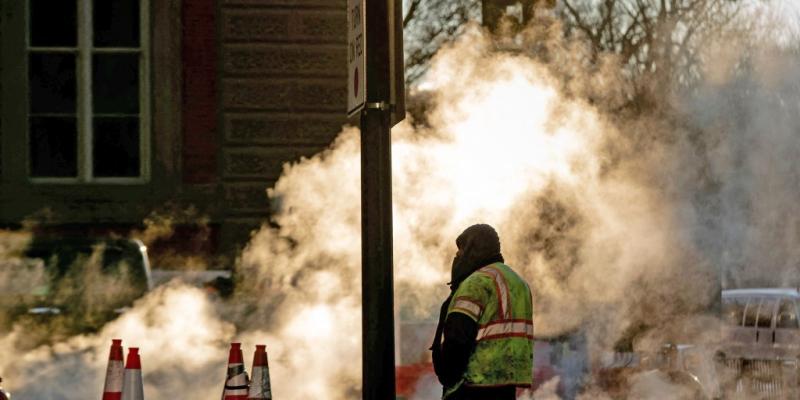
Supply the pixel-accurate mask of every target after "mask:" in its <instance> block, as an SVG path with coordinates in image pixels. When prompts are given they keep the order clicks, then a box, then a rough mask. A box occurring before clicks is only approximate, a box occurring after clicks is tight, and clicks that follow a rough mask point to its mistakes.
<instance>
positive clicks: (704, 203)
mask: <svg viewBox="0 0 800 400" xmlns="http://www.w3.org/2000/svg"><path fill="white" fill-rule="evenodd" d="M562 51H569V49H568V48H567V47H564V48H563V49H562ZM554 59H559V58H558V57H554ZM795 67H796V64H792V67H791V68H790V71H791V73H792V74H794V75H787V76H794V77H797V71H798V70H797V69H793V68H795ZM551 68H552V66H547V65H544V64H542V63H541V62H539V61H536V60H535V59H534V58H533V57H530V56H527V55H525V54H522V53H513V52H503V51H497V50H496V49H495V48H494V43H493V42H492V39H490V38H489V37H487V36H486V35H485V33H484V32H483V31H481V30H480V29H478V28H475V27H472V28H469V29H467V31H466V33H465V34H464V35H463V37H462V38H461V39H460V40H459V41H458V42H457V43H455V44H454V45H452V46H450V47H448V48H446V49H444V50H442V51H441V52H440V53H439V55H438V56H437V57H436V59H435V60H434V62H433V64H432V66H431V70H430V71H429V74H428V76H427V78H426V81H425V82H424V84H423V88H424V89H425V90H426V91H427V92H428V93H429V97H430V98H431V104H429V105H428V107H429V108H428V109H427V112H426V113H425V121H406V122H404V123H402V124H400V125H398V126H397V127H395V128H394V131H393V149H392V150H393V178H392V179H393V207H394V209H393V211H394V232H393V234H394V273H395V283H396V286H395V294H396V304H397V310H396V315H397V317H398V318H397V319H398V324H403V323H404V322H406V321H421V320H428V321H430V320H432V319H435V318H436V315H435V313H436V312H437V311H438V308H439V304H440V302H441V301H442V300H443V299H444V298H445V296H446V295H447V291H448V288H447V286H446V284H445V283H446V282H447V281H448V280H449V267H450V263H451V260H452V257H453V255H454V253H455V243H454V240H455V238H456V236H457V235H458V234H459V233H460V232H461V231H462V230H463V229H464V228H466V227H467V226H469V225H471V224H473V223H479V222H483V223H489V224H492V225H493V226H495V227H496V228H497V230H498V231H499V234H500V238H501V242H502V246H503V254H504V257H505V259H506V262H507V263H508V264H510V265H511V266H512V267H513V268H515V269H516V270H517V271H519V272H520V273H521V274H522V275H523V276H524V277H525V278H526V279H527V280H528V281H529V282H530V283H531V286H532V289H533V292H534V297H535V300H534V302H535V310H536V312H535V317H534V319H535V322H534V323H535V327H536V328H535V329H536V334H537V335H538V336H542V337H550V336H558V335H564V334H568V333H570V332H573V331H576V330H582V331H584V332H585V333H586V339H587V346H588V349H589V352H590V354H591V355H592V357H593V358H596V357H598V356H599V354H601V352H603V351H610V350H612V349H613V348H614V346H615V344H616V343H617V342H619V341H620V339H623V338H625V337H626V336H630V333H631V332H637V330H650V333H651V334H650V335H640V336H638V337H637V338H638V339H639V341H638V342H636V343H633V345H634V346H639V347H650V348H651V349H652V348H653V347H657V346H659V344H660V343H661V340H670V339H674V338H675V337H673V336H672V335H673V334H674V335H676V336H677V335H680V334H681V333H683V331H685V329H682V328H681V326H683V325H681V326H673V327H672V329H669V330H668V329H659V328H663V327H664V326H669V325H670V324H672V323H674V322H675V321H678V320H679V319H678V318H677V317H678V316H686V315H692V314H694V313H702V312H704V311H706V310H707V309H708V307H709V305H710V304H712V303H713V302H714V299H716V298H717V297H718V295H719V293H718V289H719V282H718V273H719V272H720V271H721V270H723V269H724V270H725V271H732V272H730V273H729V274H728V276H729V280H730V281H731V282H734V283H736V282H739V281H743V280H745V278H746V277H747V274H742V273H741V272H742V270H747V271H752V270H751V269H748V268H749V267H750V265H751V264H752V263H753V262H754V260H757V259H759V257H761V256H762V255H764V254H766V253H767V252H768V250H771V249H773V248H777V253H776V256H775V257H776V260H771V261H770V262H771V264H773V265H776V271H779V272H780V273H781V274H783V275H781V278H782V279H783V280H784V281H788V280H790V279H791V278H793V276H792V275H791V273H785V271H786V270H787V269H788V268H791V267H792V266H795V267H796V261H797V260H800V253H797V249H796V246H793V243H796V240H794V239H795V238H797V235H798V234H799V233H798V232H800V231H798V230H797V229H798V227H800V223H798V221H800V217H797V215H800V213H794V214H793V215H792V217H791V218H784V217H785V215H786V212H787V211H795V210H796V209H797V205H796V204H795V203H796V201H795V203H790V202H788V201H789V199H795V200H796V198H797V196H796V195H797V194H800V189H798V185H797V182H798V180H797V176H796V175H797V171H800V168H796V167H798V166H797V165H796V163H797V161H788V162H780V161H779V160H780V159H786V158H787V157H789V156H790V155H791V154H793V153H792V152H793V151H794V150H796V149H798V148H800V147H799V146H800V140H798V139H797V137H796V132H797V130H796V128H797V123H796V112H795V113H794V114H788V115H783V114H781V115H783V117H782V118H785V120H781V119H776V118H772V117H767V118H764V115H768V116H769V115H772V114H769V113H767V114H764V112H768V111H771V110H773V108H771V107H767V109H766V110H765V109H763V108H761V107H755V105H753V104H751V103H750V101H751V100H753V99H750V98H748V97H747V96H745V97H744V98H743V99H742V100H741V103H737V104H739V105H740V106H741V108H735V107H734V109H735V110H747V111H748V112H752V113H753V114H752V115H753V118H752V119H750V120H749V123H748V124H740V125H739V129H738V130H737V129H733V130H732V131H731V132H734V133H725V134H718V135H708V136H707V137H704V139H702V140H698V139H696V138H694V137H693V136H692V134H691V132H692V130H691V129H690V128H683V129H685V131H679V132H677V133H676V134H672V133H673V132H672V131H673V130H675V129H676V128H675V126H674V125H668V124H664V123H662V122H661V121H660V120H658V119H657V118H652V119H649V118H642V119H639V120H636V121H625V120H624V118H622V117H619V118H616V117H615V116H612V115H608V114H607V113H605V112H604V111H601V110H600V109H599V108H598V106H597V105H596V104H592V103H590V102H588V101H584V100H582V99H581V98H580V97H579V96H574V95H566V94H564V91H565V90H566V89H565V86H570V87H574V86H575V85H583V84H587V85H589V84H591V85H595V84H596V85H600V86H603V85H611V86H613V83H614V82H617V81H616V80H615V79H616V78H617V76H615V75H613V74H611V73H609V72H608V71H605V70H603V71H599V72H597V76H592V77H588V78H586V79H585V81H586V82H583V81H582V82H576V81H570V82H569V83H568V84H565V83H564V82H563V79H562V78H559V77H555V76H553V74H552V69H551ZM576 80H578V79H576ZM722 81H724V82H729V81H730V79H727V78H726V79H723V80H722ZM798 81H800V80H798ZM587 82H589V83H587ZM592 82H594V83H592ZM779 82H780V83H781V84H782V83H785V82H784V81H782V80H779ZM720 85H721V84H720ZM756 86H758V85H756ZM603 87H605V86H603ZM734 89H736V88H734ZM734 89H731V90H732V91H733V92H735V93H741V92H740V91H738V90H734ZM718 90H719V86H713V87H710V88H708V90H707V91H700V92H699V93H696V94H695V95H696V96H697V97H694V98H692V100H691V101H694V102H695V103H694V104H696V105H697V106H696V107H695V109H693V110H691V111H693V112H692V113H691V115H692V116H693V118H695V120H694V121H689V122H687V124H689V125H691V124H692V123H695V124H697V125H703V126H706V125H709V124H711V125H713V124H715V123H718V121H719V119H720V115H727V113H728V111H726V110H720V109H713V108H710V107H709V104H718V103H719V102H720V100H719V99H718V98H717V97H715V96H723V95H719V92H718ZM575 92H576V91H575V90H571V93H573V94H574V93H575ZM577 92H580V91H577ZM751 93H754V92H751ZM793 93H794V92H793ZM704 96H705V97H704ZM723 97H724V96H723ZM789 97H790V96H788V97H784V98H789ZM784 98H782V99H784ZM782 99H781V100H782ZM776 101H777V102H778V103H780V101H779V100H776ZM797 104H798V103H792V106H791V107H796V106H797ZM790 109H791V110H794V111H797V110H798V109H797V108H790ZM792 115H794V116H795V118H792ZM776 121H777V122H776ZM776 124H777V125H780V126H773V125H776ZM764 126H773V128H774V129H772V130H770V131H769V132H767V133H764V134H763V135H757V133H758V132H766V131H765V130H764V129H762V128H763V127H764ZM727 127H728V126H726V128H727ZM730 127H732V128H736V124H731V126H730ZM666 131H669V133H670V134H669V135H667V134H665V135H663V136H664V137H670V138H672V139H671V140H665V139H664V140H662V139H652V140H651V141H648V140H649V139H648V138H654V137H656V138H657V137H658V136H659V135H658V134H659V133H662V132H666ZM715 132H728V131H727V130H726V129H720V130H718V131H715ZM793 133H794V134H793ZM765 138H766V139H765ZM764 140H767V141H766V142H764ZM753 143H755V144H757V145H758V146H755V147H750V146H748V145H752V144H753ZM770 145H772V147H770ZM775 148H779V149H780V150H779V154H778V155H779V156H780V158H779V159H776V158H775V155H776V153H775V151H778V150H774V149H775ZM359 152H360V143H359V132H358V130H357V129H356V128H353V127H345V128H344V130H343V131H342V133H341V134H340V135H339V137H338V138H337V140H336V141H335V142H334V143H333V144H332V146H331V147H330V148H329V149H328V150H326V151H325V152H323V153H321V154H319V155H317V156H315V157H312V158H310V159H304V160H302V161H300V162H298V163H295V164H292V165H287V166H286V168H285V170H284V173H283V175H282V177H281V178H280V180H279V181H278V182H277V183H276V185H275V187H274V189H272V190H270V192H269V194H270V197H271V198H272V200H273V201H274V203H275V204H276V209H275V210H274V214H273V221H272V224H265V225H264V226H263V227H262V228H261V230H260V231H259V232H258V233H256V234H255V235H254V236H253V237H252V239H251V241H250V243H249V244H248V246H247V248H246V249H245V250H244V252H243V253H242V254H241V257H240V260H239V261H238V265H237V271H236V272H237V289H236V292H235V294H234V295H233V298H232V299H230V300H229V301H220V300H217V299H215V298H213V297H210V296H209V295H208V294H206V293H205V292H203V291H201V290H199V289H193V288H188V287H186V286H180V285H174V284H173V285H168V286H165V287H161V288H159V289H157V290H156V291H154V292H152V293H150V294H148V295H147V296H146V297H144V298H142V299H141V300H139V301H138V302H137V303H136V305H135V306H134V307H133V309H132V310H130V311H129V312H127V313H125V314H124V315H122V316H121V317H120V318H118V319H117V320H115V321H113V322H111V323H109V324H108V325H106V326H105V327H104V328H103V329H102V330H101V331H100V332H99V333H98V334H94V335H83V336H78V337H73V338H70V339H68V340H66V341H64V342H62V343H59V344H56V345H54V346H46V347H40V348H37V349H35V350H33V351H29V352H19V351H17V350H16V349H15V348H14V343H15V342H16V341H17V340H18V339H19V337H20V335H24V334H25V333H24V332H22V331H20V330H15V331H12V333H10V334H9V335H7V336H5V337H3V338H0V353H2V354H3V357H0V372H2V373H3V374H5V375H4V376H3V377H4V378H6V379H5V382H4V383H6V382H7V383H8V385H7V386H8V387H9V388H10V389H11V390H12V391H13V392H15V397H14V398H15V399H44V398H47V399H87V398H99V393H100V390H101V388H102V379H103V376H102V375H103V372H104V368H105V360H106V357H107V354H108V346H109V344H110V340H111V338H117V337H119V338H122V339H124V341H125V342H124V344H125V346H126V347H127V346H131V345H138V346H140V347H141V348H142V351H141V352H142V364H143V368H144V373H145V375H144V379H145V385H146V386H145V391H146V395H147V398H148V399H149V400H166V399H182V398H187V399H188V398H192V399H216V398H218V397H219V392H220V390H221V386H222V384H223V378H224V371H225V370H224V368H225V361H226V359H227V357H226V356H227V346H228V343H229V342H230V341H242V342H243V343H244V345H245V346H244V348H245V349H251V348H252V345H254V344H255V343H265V344H266V345H267V350H268V352H269V360H270V361H269V364H270V372H271V376H272V384H273V387H272V389H273V393H275V396H276V397H277V398H285V399H292V400H305V399H321V398H324V399H330V400H346V399H354V398H359V397H360V385H361V384H360V381H361V343H360V341H361V340H360V338H361V293H360V288H361V281H360V268H361V265H360V264H361V221H360V216H361V209H360V186H359V184H360V173H359V167H360V153H359ZM795 158H796V157H795ZM742 172H743V173H742ZM787 187H788V188H787ZM763 196H768V197H769V198H768V199H764V202H763V204H761V203H760V201H761V199H763V198H764V197H763ZM791 196H794V197H791ZM743 202H744V203H743ZM773 210H778V211H773ZM781 212H783V213H781ZM741 214H747V215H746V217H742V215H741ZM775 227H778V228H780V230H779V231H778V233H781V234H788V235H789V236H788V237H787V236H786V235H772V236H769V235H766V236H765V233H767V232H769V231H770V229H774V228H775ZM776 244H777V246H776ZM733 246H736V250H729V249H731V248H732V247H733ZM1 247H2V240H0V248H1ZM0 251H2V250H1V249H0ZM731 251H733V252H734V254H731ZM777 259H781V260H783V262H779V261H778V260H777ZM733 267H736V268H739V270H735V268H733ZM680 321H683V322H685V321H698V319H693V318H686V319H685V320H683V319H680ZM683 322H682V323H683ZM685 324H686V326H688V325H691V324H692V323H690V322H685ZM699 325H700V324H696V323H695V324H694V325H693V326H699ZM704 326H707V325H704ZM654 332H657V333H654ZM642 336H644V337H646V338H647V340H643V339H641V337H642ZM655 336H658V337H657V338H655ZM400 340H403V338H402V337H401V338H400ZM426 349H427V344H426V345H425V346H421V348H420V349H419V351H418V354H414V355H408V354H403V355H401V358H403V359H411V360H418V361H425V360H426V356H427V350H426ZM245 357H246V358H248V357H249V354H248V352H247V350H246V351H245ZM246 363H247V364H248V365H249V359H248V360H246ZM631 383H632V393H635V394H636V396H641V397H632V398H659V397H658V396H656V395H655V394H657V393H660V392H663V391H671V393H677V394H680V393H683V392H681V390H683V389H682V387H681V386H678V387H675V386H676V385H674V384H673V383H672V382H671V381H669V379H667V378H665V377H664V376H661V375H658V374H650V375H637V376H635V377H634V378H633V379H632V382H631ZM557 384H558V383H557V382H556V381H553V382H550V383H548V384H547V385H544V386H543V387H542V388H540V391H537V392H535V393H533V394H532V398H534V399H538V398H542V399H550V398H557V394H556V393H555V392H556V386H557ZM417 389H418V390H417V393H416V394H415V395H414V396H413V397H411V398H413V399H416V400H422V399H432V398H437V397H438V395H439V393H440V392H439V390H440V387H439V386H438V384H437V383H436V381H435V378H434V377H433V376H431V375H428V376H427V377H426V378H425V379H424V380H423V381H422V382H420V384H419V386H418V388H417ZM592 393H593V394H583V395H581V396H579V397H578V398H584V399H588V398H608V397H607V396H605V395H604V394H603V393H600V392H597V393H595V392H592ZM654 393H655V394H654ZM653 396H655V397H653ZM675 398H681V397H680V396H679V397H675Z"/></svg>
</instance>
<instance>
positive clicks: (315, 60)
mask: <svg viewBox="0 0 800 400" xmlns="http://www.w3.org/2000/svg"><path fill="white" fill-rule="evenodd" d="M220 8H221V9H220V13H219V18H220V21H219V25H218V26H219V29H220V33H219V34H220V62H219V66H220V74H219V77H220V78H219V79H220V80H219V84H220V96H221V98H220V116H221V119H222V120H221V129H222V137H221V143H222V145H221V151H222V152H221V159H220V163H221V179H222V189H223V193H224V194H223V196H224V202H225V204H226V210H225V215H224V218H225V220H224V222H223V232H222V236H223V240H229V239H227V238H231V239H233V238H243V237H244V238H246V233H247V232H249V230H250V229H252V228H253V227H255V226H257V225H258V224H259V223H260V222H263V220H264V217H265V216H266V215H267V209H268V203H267V197H266V189H267V188H268V187H270V186H272V185H273V184H274V183H275V181H276V180H277V179H278V177H279V176H280V173H281V170H282V166H283V164H284V163H286V162H289V161H295V160H298V159H299V158H300V157H302V156H311V155H313V154H315V153H317V152H319V151H320V150H322V149H324V148H325V147H326V146H328V145H329V144H330V142H331V141H332V140H333V139H334V138H335V136H336V134H337V133H339V131H341V127H342V125H343V123H344V122H345V116H344V114H345V111H346V110H345V109H346V101H347V88H346V86H345V85H346V80H347V70H346V41H347V40H346V36H345V35H346V30H345V29H346V14H345V12H346V11H345V10H346V2H345V1H344V0H221V5H220Z"/></svg>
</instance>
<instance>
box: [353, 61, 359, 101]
mask: <svg viewBox="0 0 800 400" xmlns="http://www.w3.org/2000/svg"><path fill="white" fill-rule="evenodd" d="M353 95H354V96H355V97H358V67H356V72H355V73H354V74H353Z"/></svg>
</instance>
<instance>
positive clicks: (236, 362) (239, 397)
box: [222, 343, 247, 400]
mask: <svg viewBox="0 0 800 400" xmlns="http://www.w3.org/2000/svg"><path fill="white" fill-rule="evenodd" d="M222 400H247V373H246V372H245V371H244V357H243V356H242V344H241V343H231V351H230V354H229V355H228V373H227V376H226V377H225V389H224V390H223V391H222Z"/></svg>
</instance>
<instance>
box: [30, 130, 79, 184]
mask: <svg viewBox="0 0 800 400" xmlns="http://www.w3.org/2000/svg"><path fill="white" fill-rule="evenodd" d="M75 121H76V120H75V118H74V117H31V119H30V126H29V129H30V130H29V135H30V160H31V176H33V177H76V176H77V175H78V131H77V125H76V122H75Z"/></svg>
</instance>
